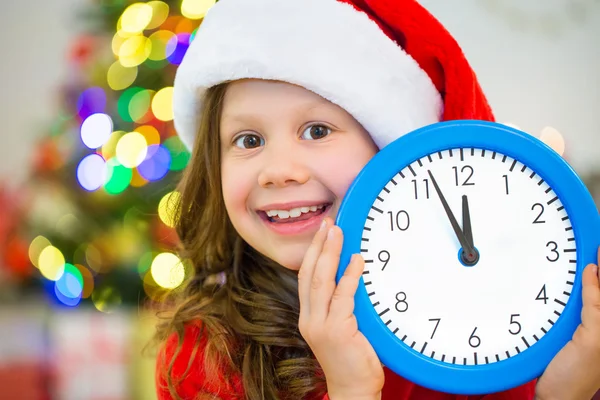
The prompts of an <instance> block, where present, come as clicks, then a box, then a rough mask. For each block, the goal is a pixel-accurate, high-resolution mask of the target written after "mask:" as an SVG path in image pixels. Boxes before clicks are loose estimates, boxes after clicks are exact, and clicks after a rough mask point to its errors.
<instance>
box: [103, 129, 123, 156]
mask: <svg viewBox="0 0 600 400" xmlns="http://www.w3.org/2000/svg"><path fill="white" fill-rule="evenodd" d="M125 134H126V132H124V131H114V132H113V133H112V134H111V135H110V137H109V138H108V140H107V141H106V143H104V145H103V146H102V157H103V158H104V159H105V160H109V159H111V158H113V157H114V156H116V155H117V143H119V140H121V138H122V137H123V136H125Z"/></svg>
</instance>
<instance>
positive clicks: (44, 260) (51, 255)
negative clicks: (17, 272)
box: [39, 246, 65, 281]
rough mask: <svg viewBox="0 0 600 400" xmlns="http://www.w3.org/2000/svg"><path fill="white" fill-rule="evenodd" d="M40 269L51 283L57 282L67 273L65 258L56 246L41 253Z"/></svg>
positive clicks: (49, 247)
mask: <svg viewBox="0 0 600 400" xmlns="http://www.w3.org/2000/svg"><path fill="white" fill-rule="evenodd" d="M39 269H40V272H41V273H42V275H43V276H44V277H45V278H46V279H49V280H51V281H57V280H59V279H60V277H61V276H62V274H63V273H64V272H65V256H63V254H62V253H61V251H60V250H59V249H57V248H56V247H54V246H48V247H46V248H45V249H44V250H42V252H41V253H40V258H39Z"/></svg>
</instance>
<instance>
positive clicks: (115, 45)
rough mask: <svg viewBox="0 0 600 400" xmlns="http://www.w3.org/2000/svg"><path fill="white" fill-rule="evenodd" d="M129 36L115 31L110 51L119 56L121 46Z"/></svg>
mask: <svg viewBox="0 0 600 400" xmlns="http://www.w3.org/2000/svg"><path fill="white" fill-rule="evenodd" d="M128 37H129V36H123V35H121V34H120V33H119V32H117V33H115V34H114V36H113V39H112V52H113V54H114V55H115V56H119V52H120V51H121V46H123V43H125V41H126V40H127V38H128Z"/></svg>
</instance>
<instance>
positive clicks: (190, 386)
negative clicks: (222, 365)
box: [156, 326, 535, 400]
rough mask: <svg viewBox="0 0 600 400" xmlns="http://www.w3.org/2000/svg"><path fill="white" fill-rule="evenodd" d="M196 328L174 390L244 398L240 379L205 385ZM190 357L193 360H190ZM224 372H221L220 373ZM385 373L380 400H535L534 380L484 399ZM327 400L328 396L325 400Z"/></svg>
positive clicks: (173, 341)
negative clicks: (421, 384) (441, 391)
mask: <svg viewBox="0 0 600 400" xmlns="http://www.w3.org/2000/svg"><path fill="white" fill-rule="evenodd" d="M198 334H199V327H198V326H188V327H187V328H186V330H185V333H184V339H183V347H182V349H181V351H180V353H179V354H178V356H177V359H176V360H175V364H174V366H173V373H172V375H173V378H175V379H177V378H180V377H181V376H183V373H184V372H185V371H186V369H187V368H188V363H190V361H191V364H189V366H190V367H189V370H188V373H187V375H186V376H185V378H184V379H183V380H182V381H181V383H180V384H179V385H178V386H177V391H178V393H179V396H180V397H181V398H182V399H185V400H188V399H190V400H191V399H195V398H196V396H197V395H198V393H205V394H210V395H215V396H218V398H219V399H221V400H240V399H244V395H243V393H244V391H243V388H242V384H241V380H240V379H239V377H233V379H232V381H231V383H226V382H224V381H220V382H214V381H213V382H208V381H207V379H206V376H205V374H204V369H203V368H202V358H203V352H202V348H203V346H204V344H205V341H203V340H202V339H200V347H199V349H198V350H197V351H196V353H195V354H193V348H194V345H195V343H196V341H197V339H198ZM176 349H177V335H176V334H173V335H172V336H171V337H170V338H169V339H168V340H167V343H166V344H165V346H164V347H163V349H161V352H160V353H159V356H158V358H157V363H156V391H157V395H158V400H171V399H172V397H171V395H170V394H169V390H168V389H166V383H165V379H164V378H163V375H162V374H163V373H164V371H165V370H166V367H167V366H168V364H169V362H170V360H171V359H172V358H173V355H174V353H175V350H176ZM192 357H193V359H192ZM220 372H221V373H224V371H220ZM384 372H385V384H384V387H383V393H382V400H476V399H477V400H479V399H481V400H530V399H533V398H534V393H535V381H532V382H529V383H527V384H525V385H523V386H519V387H517V388H514V389H511V390H508V391H505V392H501V393H496V394H490V395H485V396H460V395H451V394H446V393H440V392H435V391H432V390H429V389H426V388H424V387H421V386H418V385H415V384H414V383H412V382H409V381H407V380H405V379H403V378H402V377H400V376H398V375H396V374H394V373H393V372H391V371H390V370H388V369H387V368H385V369H384ZM323 400H327V396H325V399H323Z"/></svg>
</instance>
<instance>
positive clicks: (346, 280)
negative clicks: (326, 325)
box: [329, 254, 365, 320]
mask: <svg viewBox="0 0 600 400" xmlns="http://www.w3.org/2000/svg"><path fill="white" fill-rule="evenodd" d="M364 269H365V261H364V259H363V258H362V256H361V255H360V254H354V255H352V258H351V259H350V263H349V264H348V267H347V268H346V271H344V276H342V278H341V279H340V281H339V282H338V285H337V288H336V289H335V292H334V293H333V296H332V298H331V305H330V306H329V318H331V319H334V320H343V319H346V318H350V317H352V316H353V313H354V295H355V294H356V289H357V288H358V283H359V281H360V277H361V276H362V273H363V270H364Z"/></svg>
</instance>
